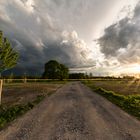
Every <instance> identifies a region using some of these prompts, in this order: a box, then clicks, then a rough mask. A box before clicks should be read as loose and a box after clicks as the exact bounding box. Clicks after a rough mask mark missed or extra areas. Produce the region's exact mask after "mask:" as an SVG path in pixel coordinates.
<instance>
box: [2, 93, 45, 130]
mask: <svg viewBox="0 0 140 140" xmlns="http://www.w3.org/2000/svg"><path fill="white" fill-rule="evenodd" d="M44 98H45V96H44V95H38V96H37V97H36V99H35V100H34V101H32V102H28V103H27V104H22V105H14V106H11V107H7V106H0V128H3V127H4V126H5V125H6V124H7V123H9V122H11V121H13V120H14V119H16V118H17V117H18V116H20V115H23V114H24V113H26V112H27V111H28V110H30V109H32V108H33V107H34V106H35V105H36V104H38V103H40V102H41V101H42V100H43V99H44Z"/></svg>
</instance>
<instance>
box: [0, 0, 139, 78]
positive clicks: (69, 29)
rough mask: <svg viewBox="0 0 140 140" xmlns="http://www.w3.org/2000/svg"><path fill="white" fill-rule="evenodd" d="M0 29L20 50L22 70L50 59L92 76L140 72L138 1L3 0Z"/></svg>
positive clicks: (29, 70)
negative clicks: (90, 73)
mask: <svg viewBox="0 0 140 140" xmlns="http://www.w3.org/2000/svg"><path fill="white" fill-rule="evenodd" d="M0 30H2V31H3V32H4V34H5V36H6V37H8V38H9V40H10V41H11V43H12V46H13V47H14V48H15V49H16V50H17V51H18V52H19V53H20V60H19V62H18V65H17V67H16V72H18V73H19V72H20V73H32V74H37V73H41V72H43V68H44V63H46V62H47V61H49V60H51V59H55V60H58V61H59V62H61V63H63V64H66V65H67V66H68V67H69V68H70V69H71V71H76V72H93V74H94V75H110V74H119V73H124V72H126V73H129V72H132V71H133V72H137V71H138V70H140V66H139V65H140V1H139V0H0Z"/></svg>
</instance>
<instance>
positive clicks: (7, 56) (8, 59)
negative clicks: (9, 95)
mask: <svg viewBox="0 0 140 140" xmlns="http://www.w3.org/2000/svg"><path fill="white" fill-rule="evenodd" d="M18 57H19V55H18V53H17V52H16V51H15V50H14V49H13V48H12V47H11V44H10V42H9V40H8V39H7V38H5V37H4V36H3V32H2V31H0V78H1V73H2V72H3V71H5V70H8V69H10V68H13V67H14V66H15V65H16V64H17V60H18ZM2 83H3V81H2V79H1V80H0V104H1V93H2Z"/></svg>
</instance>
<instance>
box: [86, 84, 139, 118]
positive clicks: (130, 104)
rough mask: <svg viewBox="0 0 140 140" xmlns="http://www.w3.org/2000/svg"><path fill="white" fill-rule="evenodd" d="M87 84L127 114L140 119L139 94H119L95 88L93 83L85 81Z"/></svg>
mask: <svg viewBox="0 0 140 140" xmlns="http://www.w3.org/2000/svg"><path fill="white" fill-rule="evenodd" d="M85 84H86V85H87V86H89V87H90V88H91V89H92V90H93V91H95V92H96V93H99V94H100V95H102V96H104V97H105V98H107V99H108V100H109V101H111V102H112V103H114V104H116V105H117V106H119V107H120V108H122V109H123V110H125V111H126V112H128V113H129V114H131V115H133V116H135V117H136V118H138V119H140V95H128V96H125V95H120V94H117V93H115V92H113V91H107V90H105V89H103V88H97V87H95V86H94V85H91V84H88V82H86V83H85Z"/></svg>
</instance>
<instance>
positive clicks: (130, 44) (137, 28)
mask: <svg viewBox="0 0 140 140" xmlns="http://www.w3.org/2000/svg"><path fill="white" fill-rule="evenodd" d="M98 43H99V45H100V50H101V52H102V53H103V54H105V56H106V58H108V59H111V58H112V57H115V58H116V59H117V60H118V61H119V62H120V63H121V64H133V63H138V64H140V2H138V4H137V6H136V7H135V9H134V11H133V15H132V16H131V17H129V16H127V17H125V18H123V19H121V20H120V21H118V22H117V23H115V24H113V25H111V26H109V27H108V28H106V29H105V31H104V35H103V36H102V37H100V38H99V39H98Z"/></svg>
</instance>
